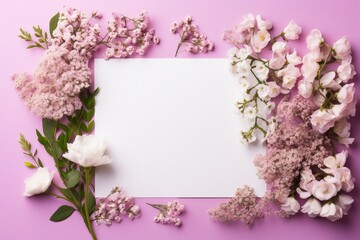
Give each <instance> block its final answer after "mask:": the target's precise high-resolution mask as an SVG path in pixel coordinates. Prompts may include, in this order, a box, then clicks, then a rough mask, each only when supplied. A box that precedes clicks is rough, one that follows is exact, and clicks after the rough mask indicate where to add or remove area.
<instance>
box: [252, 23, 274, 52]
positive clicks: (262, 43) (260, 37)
mask: <svg viewBox="0 0 360 240" xmlns="http://www.w3.org/2000/svg"><path fill="white" fill-rule="evenodd" d="M270 39H271V38H270V34H269V32H268V31H267V30H266V29H261V30H259V31H258V32H257V33H256V34H255V35H254V36H253V38H252V39H251V46H252V48H253V49H254V51H255V52H260V51H261V50H262V49H263V48H264V47H266V46H267V45H268V43H269V41H270Z"/></svg>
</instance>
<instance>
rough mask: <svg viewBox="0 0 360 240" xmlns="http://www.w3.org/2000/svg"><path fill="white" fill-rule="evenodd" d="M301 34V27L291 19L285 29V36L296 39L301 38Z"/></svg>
mask: <svg viewBox="0 0 360 240" xmlns="http://www.w3.org/2000/svg"><path fill="white" fill-rule="evenodd" d="M300 34H301V27H300V26H299V25H297V24H296V23H295V22H294V21H290V22H289V24H288V25H287V26H286V27H285V29H284V36H285V37H286V38H287V39H289V40H295V39H298V38H299V35H300Z"/></svg>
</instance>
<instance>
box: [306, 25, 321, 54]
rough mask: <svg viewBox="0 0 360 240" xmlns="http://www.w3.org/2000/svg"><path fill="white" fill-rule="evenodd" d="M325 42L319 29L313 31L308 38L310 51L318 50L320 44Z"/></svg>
mask: <svg viewBox="0 0 360 240" xmlns="http://www.w3.org/2000/svg"><path fill="white" fill-rule="evenodd" d="M323 41H324V39H323V38H322V34H321V32H320V31H319V30H318V29H313V30H311V32H310V33H309V35H308V36H307V37H306V44H307V48H308V49H309V50H312V51H314V50H317V49H318V48H319V47H320V44H321V43H322V42H323Z"/></svg>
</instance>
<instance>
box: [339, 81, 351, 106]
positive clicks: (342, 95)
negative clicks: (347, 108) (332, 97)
mask: <svg viewBox="0 0 360 240" xmlns="http://www.w3.org/2000/svg"><path fill="white" fill-rule="evenodd" d="M354 95H355V88H354V83H351V84H345V85H344V86H343V87H342V88H341V89H340V91H339V92H338V94H337V99H338V101H339V102H340V103H344V104H349V103H351V102H352V101H353V99H354Z"/></svg>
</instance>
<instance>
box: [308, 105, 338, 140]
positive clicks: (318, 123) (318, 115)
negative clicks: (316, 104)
mask: <svg viewBox="0 0 360 240" xmlns="http://www.w3.org/2000/svg"><path fill="white" fill-rule="evenodd" d="M335 121H336V116H335V115H334V114H332V113H331V112H330V111H327V110H322V109H319V110H316V111H315V112H314V113H313V114H312V116H311V124H312V126H313V128H314V129H315V130H317V131H319V132H320V133H322V134H323V133H325V132H326V131H327V130H329V129H330V128H331V127H333V126H334V124H335Z"/></svg>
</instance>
